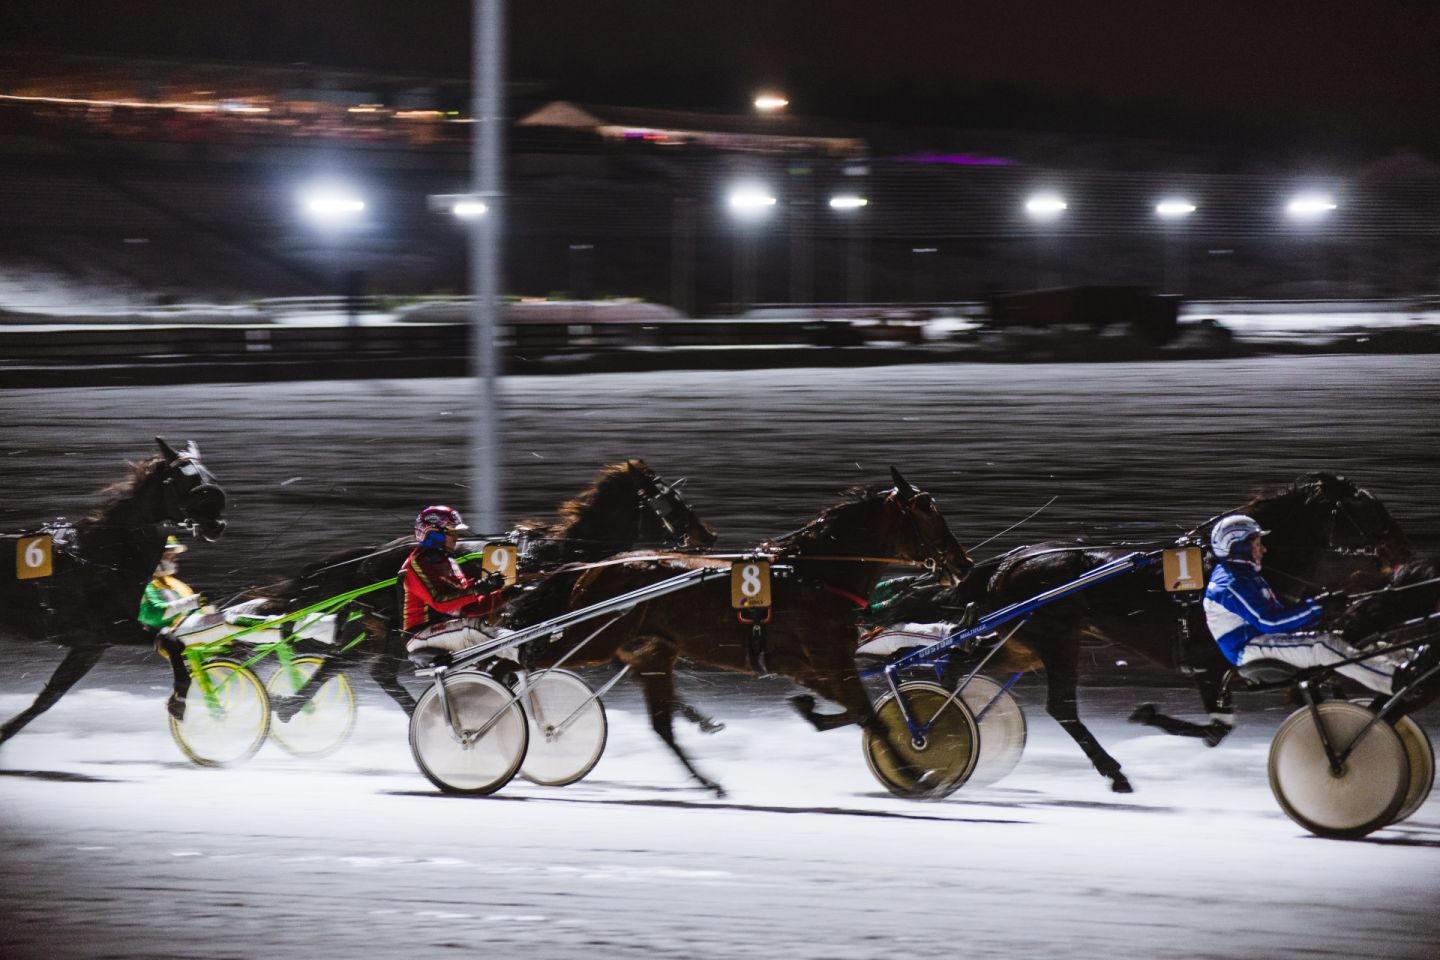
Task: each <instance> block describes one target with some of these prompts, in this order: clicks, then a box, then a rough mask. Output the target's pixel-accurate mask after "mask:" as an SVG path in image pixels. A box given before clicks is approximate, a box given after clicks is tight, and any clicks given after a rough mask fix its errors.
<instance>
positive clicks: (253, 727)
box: [170, 660, 270, 767]
mask: <svg viewBox="0 0 1440 960" xmlns="http://www.w3.org/2000/svg"><path fill="white" fill-rule="evenodd" d="M269 729H270V700H269V698H268V697H267V696H266V695H265V688H264V687H263V686H261V684H260V678H259V677H257V676H255V674H254V673H252V672H251V671H249V670H247V669H246V668H245V667H243V666H241V665H240V664H238V663H235V662H234V661H232V660H211V661H209V662H208V663H206V664H205V665H204V666H203V667H201V668H200V671H199V673H198V674H196V675H194V676H192V677H191V678H190V692H189V693H188V694H187V695H186V697H185V719H184V720H176V719H175V718H174V717H171V718H170V735H171V736H172V737H174V738H175V743H176V745H178V746H179V747H180V749H181V750H182V751H183V752H184V754H185V756H187V757H189V758H190V759H191V760H193V761H194V762H195V763H198V764H200V765H201V766H202V767H224V766H228V765H230V764H234V763H242V762H244V761H246V760H249V759H250V758H251V757H253V756H254V755H255V751H257V750H259V749H260V745H261V744H263V743H264V742H265V734H266V733H267V732H268V730H269Z"/></svg>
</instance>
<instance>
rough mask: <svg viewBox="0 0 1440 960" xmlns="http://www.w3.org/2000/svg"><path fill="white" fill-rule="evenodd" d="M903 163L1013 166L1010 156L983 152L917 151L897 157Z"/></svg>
mask: <svg viewBox="0 0 1440 960" xmlns="http://www.w3.org/2000/svg"><path fill="white" fill-rule="evenodd" d="M895 159H896V160H898V161H900V162H901V163H949V164H954V165H956V166H961V167H1013V166H1014V165H1015V161H1014V160H1011V159H1010V158H1009V157H989V156H986V155H985V154H983V153H917V154H915V155H914V156H909V157H896V158H895Z"/></svg>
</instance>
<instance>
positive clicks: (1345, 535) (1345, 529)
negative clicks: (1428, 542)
mask: <svg viewBox="0 0 1440 960" xmlns="http://www.w3.org/2000/svg"><path fill="white" fill-rule="evenodd" d="M1291 487H1292V489H1294V490H1296V491H1299V492H1301V493H1302V494H1303V497H1304V500H1303V504H1304V507H1305V508H1306V509H1307V510H1308V511H1310V512H1311V513H1312V514H1313V515H1317V516H1319V517H1320V518H1322V519H1323V521H1324V522H1325V524H1326V526H1325V549H1326V550H1328V551H1329V552H1331V553H1334V554H1337V555H1340V556H1361V557H1374V558H1375V560H1376V561H1377V563H1378V564H1379V566H1380V569H1381V570H1382V571H1383V572H1385V573H1389V571H1390V570H1391V569H1392V568H1393V567H1394V565H1395V564H1396V563H1399V562H1401V561H1403V560H1405V559H1407V558H1408V557H1409V556H1410V555H1411V553H1412V552H1413V551H1412V550H1411V548H1410V543H1409V541H1408V540H1407V539H1406V537H1405V534H1404V532H1403V531H1402V530H1401V529H1400V527H1399V525H1398V524H1396V523H1395V521H1394V520H1393V519H1392V518H1391V516H1390V511H1388V510H1386V509H1385V504H1383V503H1381V502H1380V500H1379V498H1377V497H1375V496H1374V495H1373V494H1371V493H1370V491H1369V490H1366V489H1364V488H1362V487H1358V486H1356V485H1355V484H1354V483H1353V482H1351V481H1349V480H1347V479H1345V478H1344V477H1342V476H1338V475H1337V474H1333V473H1307V474H1302V475H1301V476H1300V477H1298V478H1296V480H1295V482H1294V483H1293V484H1292V485H1291Z"/></svg>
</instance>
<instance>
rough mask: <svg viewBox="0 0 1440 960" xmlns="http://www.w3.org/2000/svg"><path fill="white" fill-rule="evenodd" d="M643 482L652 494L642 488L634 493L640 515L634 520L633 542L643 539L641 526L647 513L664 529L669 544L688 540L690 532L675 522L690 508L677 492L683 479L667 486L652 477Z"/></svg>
mask: <svg viewBox="0 0 1440 960" xmlns="http://www.w3.org/2000/svg"><path fill="white" fill-rule="evenodd" d="M645 480H646V481H647V482H648V483H649V485H650V489H651V490H652V491H653V493H651V492H648V491H647V490H646V489H645V488H644V487H641V488H639V489H637V490H636V491H635V494H636V496H637V497H638V498H639V501H640V507H641V512H640V514H639V515H638V516H637V517H636V518H635V542H636V543H639V542H640V541H641V540H642V539H643V533H644V530H643V524H644V519H645V513H646V512H647V511H648V512H649V514H650V515H652V516H653V517H654V518H655V519H656V520H657V521H658V522H659V523H660V526H661V527H663V528H664V530H665V534H666V537H667V540H668V541H669V542H677V543H683V542H684V541H686V540H687V539H688V538H689V536H690V531H689V530H688V529H684V528H683V527H682V526H681V524H680V523H679V522H677V519H678V518H677V514H689V513H690V507H689V504H687V503H686V502H685V500H684V498H682V497H681V496H680V494H679V493H678V492H677V491H678V489H679V487H680V485H681V484H682V483H684V482H685V478H683V477H682V478H681V479H679V480H677V481H675V483H674V484H667V483H666V482H665V481H663V480H661V479H660V478H659V477H654V476H646V477H645Z"/></svg>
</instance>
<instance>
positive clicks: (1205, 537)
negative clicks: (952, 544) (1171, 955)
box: [885, 473, 1410, 793]
mask: <svg viewBox="0 0 1440 960" xmlns="http://www.w3.org/2000/svg"><path fill="white" fill-rule="evenodd" d="M1230 513H1246V514H1248V515H1250V516H1251V517H1253V518H1254V519H1255V520H1256V521H1258V522H1259V523H1260V525H1261V526H1262V527H1263V528H1265V529H1266V530H1269V531H1270V533H1269V534H1268V535H1267V536H1266V538H1265V543H1266V546H1267V547H1269V553H1268V555H1267V556H1266V559H1265V569H1266V575H1267V577H1273V578H1274V579H1273V580H1272V583H1273V584H1274V585H1275V586H1276V587H1277V588H1283V589H1284V590H1285V591H1286V592H1293V594H1294V595H1299V594H1301V593H1304V592H1307V591H1308V592H1316V591H1318V590H1319V589H1321V588H1326V587H1332V588H1333V587H1339V586H1342V585H1344V586H1347V587H1349V588H1351V589H1353V588H1355V587H1357V586H1365V585H1369V584H1372V583H1375V582H1377V580H1378V579H1379V578H1380V577H1382V576H1383V575H1384V574H1385V573H1386V572H1388V569H1389V568H1390V567H1391V565H1393V564H1394V563H1395V562H1396V561H1398V560H1401V559H1404V558H1405V557H1407V556H1409V554H1410V546H1409V543H1408V542H1407V540H1406V539H1405V536H1404V534H1403V532H1401V530H1400V528H1399V527H1398V526H1397V525H1396V524H1395V522H1394V520H1392V519H1391V517H1390V514H1389V512H1388V511H1387V510H1386V509H1385V506H1384V504H1383V503H1381V502H1380V500H1378V499H1377V498H1376V497H1374V496H1372V495H1371V494H1370V493H1369V491H1367V490H1364V489H1361V488H1359V487H1357V486H1356V485H1355V484H1354V483H1352V482H1350V481H1349V480H1346V479H1345V478H1344V477H1339V476H1336V475H1335V474H1331V473H1309V474H1304V475H1302V476H1301V477H1299V478H1298V479H1296V480H1295V481H1294V482H1293V483H1292V484H1290V486H1289V487H1288V488H1285V489H1283V490H1279V491H1272V492H1266V493H1262V494H1257V495H1256V496H1255V497H1252V498H1251V499H1250V501H1249V502H1247V503H1245V504H1243V505H1241V506H1240V507H1238V508H1236V509H1235V510H1232V511H1226V513H1225V514H1221V515H1217V516H1216V517H1212V518H1211V519H1210V520H1207V521H1205V522H1204V523H1202V524H1201V525H1200V526H1199V527H1196V528H1195V529H1193V530H1191V531H1189V533H1188V534H1187V537H1188V539H1190V540H1191V541H1192V542H1198V543H1204V544H1208V542H1209V530H1210V528H1211V527H1212V526H1214V524H1215V523H1216V522H1218V520H1219V519H1220V518H1221V517H1222V516H1227V515H1229V514H1230ZM1169 545H1171V544H1170V543H1149V544H1144V543H1125V544H1086V543H1073V542H1049V543H1039V544H1034V545H1031V546H1025V547H1019V548H1016V549H1015V550H1011V551H1010V552H1008V553H1006V554H1003V555H1002V556H1000V557H996V558H993V559H991V560H988V561H985V562H983V563H981V564H979V565H978V566H977V567H976V569H975V571H974V573H972V574H971V576H970V577H969V578H968V579H967V580H966V581H965V582H964V583H962V584H960V585H959V586H958V587H957V588H954V589H949V590H946V589H943V588H940V587H937V586H934V585H929V584H927V585H923V586H921V587H919V588H917V589H916V590H914V591H913V592H912V593H911V595H910V596H908V597H906V598H904V599H903V600H901V601H898V602H896V603H895V604H893V605H892V606H891V608H890V609H889V610H887V611H886V615H885V622H888V623H899V622H907V621H909V622H931V623H933V622H940V621H955V620H958V619H960V618H961V616H962V615H963V611H964V610H965V609H966V607H967V606H968V605H969V604H972V603H973V604H975V605H976V607H975V608H976V609H982V610H983V609H999V608H1001V607H1003V606H1005V605H1007V604H1009V603H1013V602H1016V601H1019V600H1024V599H1027V598H1029V597H1032V596H1035V595H1037V594H1039V593H1041V592H1042V591H1044V590H1047V589H1050V588H1052V587H1055V586H1059V585H1060V584H1063V583H1068V582H1070V581H1072V580H1075V579H1076V578H1078V577H1080V576H1081V575H1082V574H1084V573H1086V572H1087V571H1089V570H1093V569H1094V568H1096V567H1099V566H1101V565H1102V564H1105V563H1108V562H1110V561H1112V560H1115V559H1117V558H1119V557H1122V556H1125V555H1126V554H1129V553H1132V552H1134V551H1135V550H1137V549H1154V548H1157V547H1160V546H1169ZM1161 581H1162V574H1161V573H1160V571H1159V568H1158V567H1153V568H1150V569H1148V570H1147V571H1142V572H1137V573H1132V574H1128V575H1124V576H1120V577H1117V578H1115V579H1112V580H1109V581H1106V582H1103V583H1100V584H1097V585H1096V586H1093V587H1090V588H1088V589H1086V590H1084V591H1081V592H1080V593H1078V594H1076V595H1074V596H1073V597H1070V598H1067V599H1065V600H1060V601H1055V602H1052V603H1050V604H1047V605H1046V606H1043V607H1041V608H1040V609H1038V610H1037V611H1036V612H1035V613H1034V614H1033V615H1032V616H1031V617H1030V618H1029V620H1028V621H1026V622H1025V623H1024V624H1023V625H1022V626H1021V627H1019V629H1018V630H1017V631H1016V633H1015V634H1014V635H1013V637H1012V638H1011V639H1010V640H1009V642H1008V643H1007V644H1006V645H1005V646H1004V647H1003V648H1002V649H1001V650H1000V652H999V653H998V654H996V656H995V657H994V658H993V659H992V660H991V661H990V662H989V664H988V665H987V666H989V667H991V668H993V669H996V670H1000V671H1006V672H1022V671H1028V670H1034V669H1037V668H1040V667H1043V668H1044V669H1045V676H1046V690H1047V699H1046V711H1047V712H1048V713H1049V714H1050V715H1051V716H1052V717H1054V718H1055V720H1056V721H1057V722H1059V724H1060V726H1061V728H1062V729H1064V730H1065V732H1066V733H1068V734H1069V735H1070V736H1071V737H1072V738H1073V739H1074V740H1075V742H1076V743H1077V744H1078V745H1079V746H1080V748H1081V749H1082V750H1083V751H1084V752H1085V755H1086V756H1087V757H1089V759H1090V762H1091V763H1092V764H1093V765H1094V767H1095V769H1096V770H1097V771H1098V772H1099V773H1100V774H1101V775H1102V776H1104V777H1106V778H1108V779H1109V780H1110V783H1111V789H1112V790H1114V791H1115V792H1117V793H1129V792H1131V791H1132V789H1133V788H1132V786H1131V784H1130V781H1129V780H1128V779H1127V778H1126V777H1125V775H1124V773H1123V772H1121V769H1120V763H1119V762H1118V761H1117V760H1115V758H1114V757H1112V756H1110V754H1108V753H1107V752H1106V751H1105V750H1104V748H1103V747H1101V746H1100V744H1099V742H1098V741H1097V740H1096V739H1095V737H1094V735H1093V734H1092V733H1091V732H1090V731H1089V729H1088V728H1087V727H1086V726H1085V725H1084V724H1083V723H1082V722H1081V721H1080V717H1079V712H1078V709H1077V706H1076V688H1077V686H1078V683H1079V670H1080V648H1081V643H1082V641H1083V640H1085V639H1087V638H1089V639H1097V640H1101V641H1105V642H1111V643H1116V644H1119V645H1120V646H1123V647H1125V648H1127V649H1128V650H1131V651H1133V652H1135V653H1137V654H1139V655H1140V656H1143V657H1145V658H1146V659H1147V660H1150V661H1152V662H1154V663H1156V664H1158V665H1160V666H1164V667H1171V668H1180V669H1184V670H1186V671H1187V672H1189V673H1190V674H1191V675H1192V677H1193V679H1194V681H1195V684H1196V687H1197V689H1198V691H1199V693H1200V698H1201V701H1202V703H1203V704H1204V705H1205V707H1206V709H1207V710H1208V711H1209V712H1210V714H1211V717H1212V720H1211V723H1210V724H1197V723H1191V722H1189V721H1186V720H1181V719H1177V718H1173V717H1167V716H1165V715H1163V714H1160V713H1159V712H1158V711H1156V710H1155V708H1154V706H1153V705H1151V704H1142V705H1141V706H1140V707H1139V708H1137V709H1136V711H1135V712H1134V713H1133V714H1132V715H1131V719H1132V720H1133V721H1135V722H1137V723H1144V724H1148V725H1151V726H1155V727H1158V728H1159V729H1161V730H1164V731H1165V732H1167V733H1171V734H1175V735H1178V736H1190V737H1200V738H1203V739H1204V740H1205V742H1206V743H1207V744H1209V745H1210V746H1215V745H1217V744H1218V743H1219V742H1220V741H1221V740H1222V739H1224V737H1225V735H1226V734H1228V733H1229V731H1230V724H1229V722H1228V720H1229V717H1230V714H1231V713H1232V709H1233V707H1232V702H1231V693H1230V689H1229V684H1228V682H1227V678H1228V676H1229V673H1230V664H1229V663H1228V662H1227V661H1226V660H1225V659H1224V657H1223V656H1222V655H1221V654H1220V650H1219V648H1218V647H1217V646H1216V644H1215V642H1214V641H1213V640H1212V639H1211V638H1210V633H1209V630H1208V629H1207V628H1206V626H1205V618H1204V614H1203V611H1202V610H1201V609H1200V605H1199V604H1198V603H1189V604H1181V603H1177V602H1176V600H1175V599H1174V597H1173V595H1172V594H1170V593H1167V592H1166V591H1165V589H1164V585H1163V583H1162V582H1161ZM1186 638H1188V639H1189V642H1188V643H1184V642H1183V641H1184V640H1185V639H1186Z"/></svg>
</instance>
